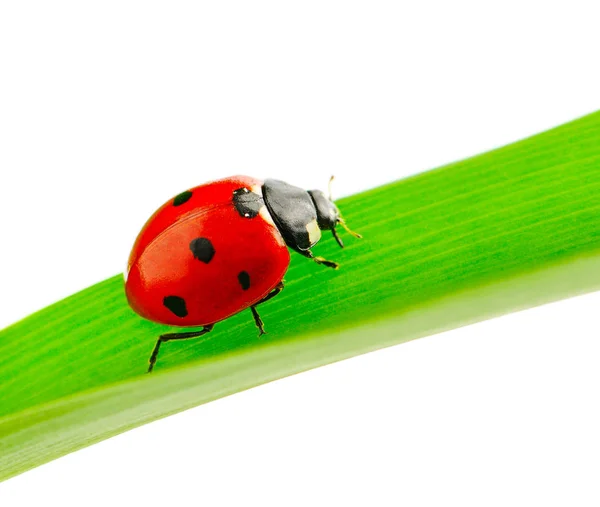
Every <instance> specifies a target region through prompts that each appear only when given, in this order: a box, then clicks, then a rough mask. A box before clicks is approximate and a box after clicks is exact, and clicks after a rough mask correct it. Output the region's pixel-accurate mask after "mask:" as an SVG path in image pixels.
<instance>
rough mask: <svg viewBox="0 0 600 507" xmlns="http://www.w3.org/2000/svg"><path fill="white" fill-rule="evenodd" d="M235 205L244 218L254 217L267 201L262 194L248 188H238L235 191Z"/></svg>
mask: <svg viewBox="0 0 600 507" xmlns="http://www.w3.org/2000/svg"><path fill="white" fill-rule="evenodd" d="M233 205H234V206H235V209H236V210H237V212H238V213H239V214H240V216H242V217H244V218H254V217H255V216H256V215H258V212H259V211H260V208H262V207H263V206H264V205H265V203H264V201H263V198H262V196H261V195H258V194H255V193H254V192H250V190H248V189H247V188H238V189H237V190H234V191H233Z"/></svg>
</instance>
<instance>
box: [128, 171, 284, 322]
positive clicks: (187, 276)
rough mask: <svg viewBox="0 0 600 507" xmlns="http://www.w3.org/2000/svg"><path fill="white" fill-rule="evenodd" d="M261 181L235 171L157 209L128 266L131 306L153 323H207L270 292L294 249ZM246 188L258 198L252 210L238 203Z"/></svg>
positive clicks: (245, 193)
mask: <svg viewBox="0 0 600 507" xmlns="http://www.w3.org/2000/svg"><path fill="white" fill-rule="evenodd" d="M261 186H262V181H260V180H257V179H255V178H250V177H247V176H234V177H231V178H226V179H223V180H218V181H215V182H212V183H207V184H205V185H200V186H198V187H195V188H192V189H191V190H189V191H187V192H184V193H182V194H180V195H178V196H177V197H175V198H174V199H172V200H171V201H169V202H167V203H166V204H164V205H163V206H162V207H161V208H160V209H159V210H158V211H156V213H154V215H153V216H152V217H151V218H150V220H149V221H148V222H147V223H146V225H145V226H144V228H143V229H142V231H141V232H140V234H139V236H138V238H137V240H136V242H135V244H134V247H133V250H132V252H131V255H130V257H129V262H128V264H127V272H126V282H125V292H126V295H127V299H128V301H129V304H130V305H131V307H132V308H133V309H134V310H135V311H136V312H137V313H138V314H140V315H141V316H142V317H145V318H146V319H149V320H152V321H154V322H159V323H162V324H168V325H174V326H204V325H208V324H213V323H215V322H219V321H221V320H224V319H226V318H227V317H229V316H231V315H233V314H235V313H237V312H239V311H241V310H243V309H245V308H248V307H250V306H251V305H253V304H255V303H257V302H258V301H260V300H261V299H262V298H263V297H265V296H266V295H267V294H269V292H271V291H272V290H273V289H274V288H275V287H276V286H277V285H278V284H279V282H280V281H281V280H282V278H283V275H284V274H285V272H286V270H287V268H288V266H289V262H290V255H289V252H288V249H287V247H286V245H285V242H284V240H283V238H282V236H281V234H280V233H279V231H278V230H277V228H276V226H275V224H274V223H273V221H272V220H271V218H270V216H269V213H268V211H267V209H266V207H265V206H264V203H262V195H261ZM251 192H254V194H251ZM241 194H244V195H243V197H250V200H251V201H252V200H254V201H253V202H254V203H255V204H256V203H259V204H257V205H256V206H257V207H256V210H255V213H252V212H250V213H243V210H240V208H239V206H238V207H236V205H234V197H235V196H236V195H238V196H239V195H241ZM255 194H256V195H255ZM260 203H262V204H261V205H260ZM259 205H260V209H259V210H258V206H259Z"/></svg>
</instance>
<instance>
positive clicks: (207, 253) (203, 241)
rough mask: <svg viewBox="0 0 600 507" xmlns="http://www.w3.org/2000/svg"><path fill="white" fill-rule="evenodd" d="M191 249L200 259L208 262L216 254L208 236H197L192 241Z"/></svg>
mask: <svg viewBox="0 0 600 507" xmlns="http://www.w3.org/2000/svg"><path fill="white" fill-rule="evenodd" d="M190 250H191V251H192V253H193V254H194V257H195V258H196V259H198V260H199V261H202V262H204V263H205V264H208V263H209V262H210V261H211V260H212V258H213V257H214V255H215V247H214V246H213V244H212V243H211V241H210V239H208V238H196V239H193V240H192V241H191V242H190Z"/></svg>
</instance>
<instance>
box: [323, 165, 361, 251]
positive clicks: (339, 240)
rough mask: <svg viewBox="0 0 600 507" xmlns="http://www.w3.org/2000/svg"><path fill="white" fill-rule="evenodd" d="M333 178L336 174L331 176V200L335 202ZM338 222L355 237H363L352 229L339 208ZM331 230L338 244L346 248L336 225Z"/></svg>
mask: <svg viewBox="0 0 600 507" xmlns="http://www.w3.org/2000/svg"><path fill="white" fill-rule="evenodd" d="M333 178H334V176H333V175H332V176H331V178H329V200H330V201H331V202H333V196H332V194H331V183H332V182H333ZM337 223H338V224H341V225H342V227H343V228H344V229H346V232H348V233H350V234H352V236H354V237H355V238H358V239H362V236H361V235H360V234H358V232H354V231H353V230H352V229H350V228H349V227H348V226H347V225H346V221H345V220H344V219H343V218H342V215H341V213H340V212H339V210H338V219H337ZM331 232H332V233H333V237H334V238H335V240H336V241H337V242H338V245H340V247H341V248H344V243H343V242H342V239H341V238H340V237H339V236H338V234H337V232H336V230H335V227H334V228H332V229H331Z"/></svg>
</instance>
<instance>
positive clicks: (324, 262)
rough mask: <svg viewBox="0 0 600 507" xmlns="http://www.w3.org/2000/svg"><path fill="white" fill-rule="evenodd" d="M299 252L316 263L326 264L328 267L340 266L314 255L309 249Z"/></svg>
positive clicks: (335, 267)
mask: <svg viewBox="0 0 600 507" xmlns="http://www.w3.org/2000/svg"><path fill="white" fill-rule="evenodd" d="M300 253H301V254H302V255H304V257H308V258H309V259H312V260H313V261H315V262H316V263H317V264H323V266H327V267H328V268H333V269H337V268H339V267H340V265H339V264H338V263H337V262H333V261H328V260H327V259H323V257H315V256H314V255H313V253H312V252H311V251H310V250H301V251H300Z"/></svg>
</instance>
